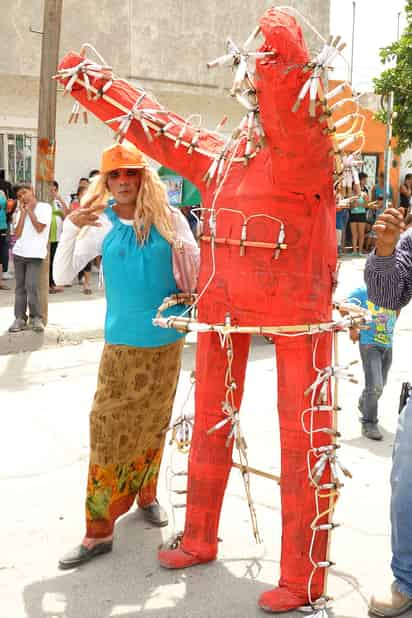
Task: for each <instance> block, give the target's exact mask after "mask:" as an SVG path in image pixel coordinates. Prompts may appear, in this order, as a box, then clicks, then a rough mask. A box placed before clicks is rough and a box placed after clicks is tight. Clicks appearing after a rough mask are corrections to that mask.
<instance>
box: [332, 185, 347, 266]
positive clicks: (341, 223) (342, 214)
mask: <svg viewBox="0 0 412 618" xmlns="http://www.w3.org/2000/svg"><path fill="white" fill-rule="evenodd" d="M335 203H336V243H337V247H338V254H339V255H342V253H343V250H342V236H343V230H344V227H345V226H346V223H347V221H348V213H349V211H348V208H349V203H348V202H347V201H346V202H344V201H343V197H342V193H341V191H340V188H339V187H338V188H336V189H335Z"/></svg>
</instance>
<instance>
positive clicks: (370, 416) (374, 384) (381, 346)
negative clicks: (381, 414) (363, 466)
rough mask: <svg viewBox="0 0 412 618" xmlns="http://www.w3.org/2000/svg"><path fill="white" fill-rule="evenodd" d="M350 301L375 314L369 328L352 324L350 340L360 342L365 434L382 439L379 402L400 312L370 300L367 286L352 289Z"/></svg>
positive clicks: (370, 437)
mask: <svg viewBox="0 0 412 618" xmlns="http://www.w3.org/2000/svg"><path fill="white" fill-rule="evenodd" d="M348 300H349V302H351V303H354V304H358V305H360V306H361V307H362V308H364V309H368V311H369V312H370V313H371V315H372V321H371V322H369V324H368V326H367V328H365V329H360V330H359V329H358V328H356V327H352V328H351V329H350V331H349V335H350V338H351V340H352V341H353V342H354V343H355V342H356V341H359V350H360V355H361V359H362V366H363V373H364V378H365V388H364V390H363V392H362V394H361V396H360V398H359V410H360V412H361V415H362V416H361V419H360V421H361V423H362V435H363V436H365V438H369V440H382V438H383V436H382V433H381V432H380V430H379V427H378V401H379V399H380V397H381V395H382V392H383V389H384V387H385V384H386V381H387V378H388V372H389V369H390V367H391V364H392V343H393V331H394V328H395V322H396V318H397V316H398V313H397V312H396V311H394V310H392V309H385V308H383V307H379V306H377V305H375V304H374V303H373V302H371V301H370V300H368V296H367V289H366V286H365V285H363V286H361V287H359V288H356V289H355V290H353V292H352V293H351V294H349V296H348Z"/></svg>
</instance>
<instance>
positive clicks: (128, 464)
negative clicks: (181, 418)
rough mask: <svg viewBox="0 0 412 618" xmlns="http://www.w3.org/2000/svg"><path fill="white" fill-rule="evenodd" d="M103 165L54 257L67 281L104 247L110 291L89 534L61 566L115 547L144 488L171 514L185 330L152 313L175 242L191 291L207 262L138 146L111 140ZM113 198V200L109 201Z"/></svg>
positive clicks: (167, 283) (172, 288)
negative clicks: (164, 478) (168, 486)
mask: <svg viewBox="0 0 412 618" xmlns="http://www.w3.org/2000/svg"><path fill="white" fill-rule="evenodd" d="M100 171H101V173H100V175H99V176H97V177H96V178H95V179H94V180H93V183H92V184H91V185H90V188H89V191H88V193H87V194H86V196H85V198H84V200H83V203H82V206H81V207H80V208H79V209H78V210H76V211H74V212H73V213H71V214H70V215H69V216H68V217H67V219H66V221H65V223H64V228H63V234H62V236H61V240H60V243H59V247H58V249H57V252H56V257H55V266H54V278H55V280H56V281H57V282H58V283H60V284H64V283H67V282H69V281H71V280H72V279H73V277H74V276H75V274H76V272H78V271H79V270H81V268H82V267H83V266H84V265H85V264H87V263H88V262H89V261H90V260H92V259H93V258H94V257H95V256H96V255H100V254H101V255H102V263H103V274H104V280H105V291H106V300H107V313H106V321H105V347H104V350H103V355H102V358H101V362H100V368H99V376H98V384H97V390H96V394H95V397H94V402H93V407H92V411H91V416H90V448H91V451H90V464H89V476H88V484H87V500H86V524H87V526H86V535H85V537H84V539H83V541H82V543H81V545H79V546H78V547H76V548H75V549H74V550H73V551H72V552H70V553H69V554H66V555H65V556H64V557H63V558H62V559H61V560H60V562H59V566H60V568H62V569H68V568H73V567H76V566H78V565H80V564H83V563H84V562H87V561H89V560H91V559H92V558H94V557H95V556H98V555H100V554H103V553H106V552H109V551H111V549H112V542H113V529H114V524H115V521H116V519H117V518H118V517H119V516H120V515H122V514H123V513H125V512H127V511H128V510H129V508H130V507H131V506H132V504H133V502H134V500H135V498H136V497H137V503H138V505H139V507H140V509H141V510H142V514H143V517H144V518H145V519H146V520H147V521H149V522H151V523H152V524H154V525H157V526H165V525H167V523H168V522H167V515H166V513H165V511H164V510H163V509H162V507H161V506H160V505H159V504H158V502H157V499H156V487H157V478H158V473H159V467H160V462H161V458H162V453H163V446H164V439H165V433H164V430H165V429H166V428H167V427H168V425H169V422H170V415H171V410H172V406H173V400H174V396H175V391H176V385H177V381H178V376H179V370H180V362H181V354H182V347H183V339H182V337H183V335H182V334H181V333H178V332H177V331H175V330H173V329H160V328H155V327H154V326H153V325H152V319H153V317H154V316H155V314H156V309H157V308H158V306H159V305H160V304H161V302H162V300H163V299H164V297H166V296H169V295H170V294H174V293H176V292H177V291H178V285H177V283H176V277H177V278H178V279H179V277H178V274H179V273H177V271H176V272H175V271H174V268H173V267H174V262H173V248H172V246H173V243H174V241H175V240H178V241H182V242H183V247H184V254H185V256H186V260H187V264H188V266H189V268H188V270H191V272H192V273H193V275H192V280H191V282H190V288H191V290H183V291H192V290H193V289H194V287H195V285H196V278H197V270H198V261H199V250H198V247H197V244H196V242H195V240H194V239H193V235H192V233H191V231H190V229H189V226H188V224H187V222H186V221H185V219H184V217H183V216H182V215H181V214H180V213H179V212H178V211H177V210H175V209H172V208H170V206H169V205H168V203H167V197H166V192H165V189H164V186H163V184H162V183H161V181H160V180H159V178H158V176H157V174H155V173H154V172H152V171H151V170H150V169H149V168H148V166H147V163H146V161H145V159H144V157H143V155H142V154H141V153H140V152H139V151H138V150H137V148H135V147H134V146H132V145H131V144H125V143H123V144H116V145H114V146H112V147H110V148H107V149H106V150H105V151H104V152H103V156H102V162H101V169H100ZM111 197H112V198H113V199H114V203H113V205H112V207H105V205H106V204H107V201H108V199H110V198H111ZM102 204H103V206H102ZM99 213H100V214H99ZM80 228H82V229H81V231H80ZM171 313H176V310H174V311H173V310H172V311H171ZM166 315H167V312H166Z"/></svg>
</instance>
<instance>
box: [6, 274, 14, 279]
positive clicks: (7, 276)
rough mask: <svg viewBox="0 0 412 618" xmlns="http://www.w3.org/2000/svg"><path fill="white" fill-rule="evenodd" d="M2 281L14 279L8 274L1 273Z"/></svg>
mask: <svg viewBox="0 0 412 618" xmlns="http://www.w3.org/2000/svg"><path fill="white" fill-rule="evenodd" d="M3 279H14V277H13V275H11V274H10V273H3Z"/></svg>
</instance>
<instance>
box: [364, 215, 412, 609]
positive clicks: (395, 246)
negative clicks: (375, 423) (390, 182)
mask: <svg viewBox="0 0 412 618" xmlns="http://www.w3.org/2000/svg"><path fill="white" fill-rule="evenodd" d="M373 229H374V232H375V233H376V249H375V252H374V253H373V254H371V255H370V256H369V258H368V260H367V263H366V268H365V280H366V284H367V286H368V297H369V298H370V299H371V300H372V301H373V302H374V303H376V304H378V305H380V306H382V307H386V308H388V309H393V310H395V311H399V310H400V309H402V307H404V306H405V305H407V304H408V302H409V301H410V299H411V298H412V230H408V231H406V232H405V233H404V234H402V232H403V231H404V229H405V223H404V219H403V214H402V212H401V211H400V210H398V209H396V208H388V209H387V210H385V211H384V212H383V213H382V214H381V215H380V216H379V217H378V218H377V220H376V223H375V225H374V227H373ZM401 234H402V237H401ZM391 488H392V497H391V525H392V562H391V567H392V572H393V575H394V582H393V584H392V586H391V590H390V591H389V594H387V595H386V596H383V597H382V598H381V597H378V596H376V597H375V596H373V597H372V598H371V600H370V604H369V609H370V612H371V613H372V614H374V615H376V616H399V615H400V614H402V613H403V612H405V611H406V610H407V609H408V608H409V607H412V526H411V512H412V398H411V397H410V398H409V400H408V401H407V403H406V405H405V406H404V408H403V410H402V412H401V414H400V415H399V422H398V428H397V432H396V436H395V443H394V448H393V466H392V473H391Z"/></svg>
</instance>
